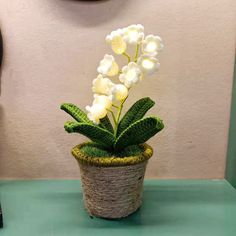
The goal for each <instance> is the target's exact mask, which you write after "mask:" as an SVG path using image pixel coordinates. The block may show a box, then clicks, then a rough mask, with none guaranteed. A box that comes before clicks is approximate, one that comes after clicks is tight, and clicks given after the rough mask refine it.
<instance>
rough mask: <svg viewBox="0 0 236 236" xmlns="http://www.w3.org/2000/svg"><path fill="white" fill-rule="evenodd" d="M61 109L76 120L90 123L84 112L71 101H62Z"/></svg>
mask: <svg viewBox="0 0 236 236" xmlns="http://www.w3.org/2000/svg"><path fill="white" fill-rule="evenodd" d="M61 109H62V110H63V111H65V112H66V113H68V114H69V115H71V116H72V117H73V118H74V119H75V120H77V121H78V122H84V123H92V122H91V121H90V120H89V119H88V117H87V114H86V113H85V112H83V111H82V110H81V109H80V108H79V107H77V106H76V105H74V104H72V103H63V104H62V105H61Z"/></svg>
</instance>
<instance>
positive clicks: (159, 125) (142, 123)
mask: <svg viewBox="0 0 236 236" xmlns="http://www.w3.org/2000/svg"><path fill="white" fill-rule="evenodd" d="M163 128H164V124H163V122H162V120H161V119H160V118H157V117H147V118H143V119H141V120H138V121H136V122H134V123H133V124H132V125H130V126H129V127H128V128H127V129H125V130H124V131H123V132H122V133H121V134H120V136H119V137H118V138H117V140H116V142H115V145H114V148H115V150H121V149H124V148H125V147H128V146H130V145H134V144H141V143H145V142H146V141H147V140H148V139H150V138H151V137H152V136H154V135H155V134H157V133H158V132H159V131H161V130H162V129H163Z"/></svg>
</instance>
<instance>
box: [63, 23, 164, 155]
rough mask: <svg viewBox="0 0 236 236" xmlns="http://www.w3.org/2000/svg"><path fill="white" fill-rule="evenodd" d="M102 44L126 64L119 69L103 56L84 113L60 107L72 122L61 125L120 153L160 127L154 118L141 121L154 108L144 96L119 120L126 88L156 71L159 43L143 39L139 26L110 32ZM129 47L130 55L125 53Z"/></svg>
mask: <svg viewBox="0 0 236 236" xmlns="http://www.w3.org/2000/svg"><path fill="white" fill-rule="evenodd" d="M106 42H107V43H108V44H109V45H110V46H111V49H112V50H113V52H114V53H115V54H117V55H123V56H125V57H126V58H127V64H126V65H124V66H123V67H122V68H119V65H118V64H117V62H116V61H115V58H114V56H112V55H109V54H105V55H104V57H103V59H102V60H101V61H100V63H99V66H98V68H97V72H98V73H99V74H98V76H97V78H95V79H94V80H93V86H92V91H93V93H94V100H93V103H92V105H91V106H86V111H87V114H86V113H85V112H84V111H82V110H81V109H80V108H78V107H77V106H75V105H73V104H70V103H64V104H62V105H61V109H62V110H64V111H66V112H67V113H69V114H70V115H71V116H72V117H73V118H74V119H75V120H76V121H69V122H66V123H65V125H64V127H65V130H66V131H67V132H69V133H71V132H78V133H81V134H83V135H85V136H87V137H88V138H90V139H91V140H92V141H93V142H95V143H98V144H100V145H102V146H103V147H104V148H107V149H110V150H122V149H124V148H126V147H128V146H130V145H137V144H141V143H144V142H146V141H147V140H148V139H150V138H151V137H152V136H154V135H155V134H156V133H158V132H159V131H160V130H162V129H163V128H164V124H163V122H162V120H161V119H160V118H158V117H147V118H143V117H144V115H145V114H146V112H147V111H148V110H149V109H150V108H151V107H152V106H153V105H154V102H153V101H152V100H151V99H150V98H148V97H146V98H142V99H140V100H138V101H137V102H136V103H135V104H134V105H133V106H132V107H131V108H130V109H129V110H128V111H127V113H126V114H125V115H124V116H123V118H122V119H120V117H121V112H122V109H123V106H124V103H125V101H126V99H127V98H128V95H129V92H130V89H131V88H133V87H134V86H135V84H137V83H139V82H140V81H142V80H143V79H144V78H145V77H146V76H148V75H150V74H152V73H154V72H155V71H157V70H158V69H159V67H160V63H159V60H158V59H157V57H158V56H159V53H160V51H161V50H162V49H163V43H162V39H161V38H160V37H159V36H154V35H152V34H150V35H147V36H146V37H145V35H144V27H143V26H142V25H140V24H137V25H130V26H128V27H126V28H122V29H117V30H115V31H112V32H111V33H110V34H109V35H107V36H106ZM132 48H135V52H134V55H133V56H132V55H130V54H129V53H128V49H132ZM110 118H112V122H111V120H110Z"/></svg>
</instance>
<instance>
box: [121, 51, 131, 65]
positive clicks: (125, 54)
mask: <svg viewBox="0 0 236 236" xmlns="http://www.w3.org/2000/svg"><path fill="white" fill-rule="evenodd" d="M123 55H124V56H125V57H127V58H128V63H130V61H131V57H130V55H129V54H128V53H126V52H124V53H123Z"/></svg>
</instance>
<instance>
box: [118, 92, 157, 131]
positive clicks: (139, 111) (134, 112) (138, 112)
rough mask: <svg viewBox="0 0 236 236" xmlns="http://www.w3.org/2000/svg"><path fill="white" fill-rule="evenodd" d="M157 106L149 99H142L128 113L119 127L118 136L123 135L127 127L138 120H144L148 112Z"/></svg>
mask: <svg viewBox="0 0 236 236" xmlns="http://www.w3.org/2000/svg"><path fill="white" fill-rule="evenodd" d="M154 104H155V102H154V101H152V100H151V99H150V98H149V97H146V98H141V99H140V100H138V101H137V102H136V103H134V104H133V106H132V107H131V108H130V109H129V110H128V111H127V112H126V114H125V115H124V117H123V118H122V119H121V121H120V122H119V125H118V131H117V135H119V134H121V133H122V132H123V131H124V130H125V129H126V128H127V127H129V126H130V125H131V124H132V123H134V122H135V121H137V120H140V119H142V118H143V116H144V115H145V114H146V112H147V111H148V110H149V109H150V108H151V107H153V106H154Z"/></svg>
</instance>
